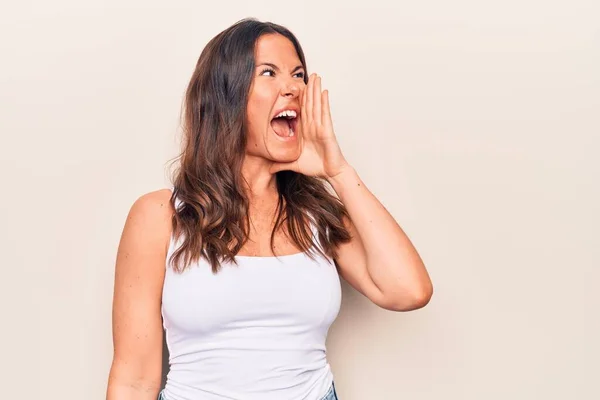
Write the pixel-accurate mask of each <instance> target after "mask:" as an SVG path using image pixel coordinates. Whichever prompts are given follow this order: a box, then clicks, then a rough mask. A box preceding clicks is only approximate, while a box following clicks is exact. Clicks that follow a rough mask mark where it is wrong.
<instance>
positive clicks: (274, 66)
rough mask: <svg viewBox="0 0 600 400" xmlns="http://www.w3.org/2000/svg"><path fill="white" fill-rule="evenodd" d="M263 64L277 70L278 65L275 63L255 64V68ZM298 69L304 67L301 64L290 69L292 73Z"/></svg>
mask: <svg viewBox="0 0 600 400" xmlns="http://www.w3.org/2000/svg"><path fill="white" fill-rule="evenodd" d="M263 65H266V66H269V67H271V68H273V69H274V70H275V71H279V67H277V65H275V64H272V63H260V64H258V65H257V66H256V68H258V67H260V66H263ZM299 69H304V67H303V66H302V65H298V66H297V67H296V68H294V69H293V70H292V73H294V72H296V71H298V70H299Z"/></svg>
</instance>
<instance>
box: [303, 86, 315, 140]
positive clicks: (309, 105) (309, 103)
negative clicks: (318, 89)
mask: <svg viewBox="0 0 600 400" xmlns="http://www.w3.org/2000/svg"><path fill="white" fill-rule="evenodd" d="M314 81H315V74H311V75H310V77H309V78H308V86H307V87H306V92H305V94H306V108H305V110H304V111H305V114H306V127H307V128H308V126H309V125H310V123H311V122H312V111H313V85H314Z"/></svg>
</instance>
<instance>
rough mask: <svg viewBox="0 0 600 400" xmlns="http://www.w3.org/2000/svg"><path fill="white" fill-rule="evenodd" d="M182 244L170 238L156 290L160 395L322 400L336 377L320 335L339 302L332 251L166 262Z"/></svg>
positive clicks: (172, 398)
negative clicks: (162, 339)
mask: <svg viewBox="0 0 600 400" xmlns="http://www.w3.org/2000/svg"><path fill="white" fill-rule="evenodd" d="M311 228H312V232H313V236H314V238H315V242H316V243H319V241H318V236H317V235H316V229H315V227H314V225H311ZM178 245H179V243H175V241H174V239H173V237H171V243H170V245H169V251H168V255H167V270H166V274H165V281H164V286H163V294H162V316H163V324H164V328H165V332H166V342H167V346H168V348H169V364H170V371H169V374H168V376H167V384H166V386H165V389H164V391H163V392H162V395H163V397H164V399H165V400H225V399H227V400H320V399H322V398H323V397H324V396H325V394H326V393H327V390H328V389H329V387H330V386H331V383H332V381H333V374H332V372H331V368H330V365H329V363H328V361H327V358H326V349H325V340H326V338H327V333H328V330H329V327H330V325H331V324H332V323H333V321H334V320H335V318H336V317H337V315H338V313H339V310H340V304H341V287H340V279H339V276H338V273H337V270H336V268H335V264H334V263H333V260H332V259H331V258H324V257H323V256H321V255H320V254H318V253H316V259H315V261H313V260H311V259H310V258H309V257H308V255H307V254H306V253H297V254H292V255H285V256H279V258H276V257H252V256H237V257H236V260H237V261H238V266H236V265H235V264H233V263H227V262H223V263H222V269H221V270H220V271H219V273H217V274H216V275H214V274H213V273H212V270H211V267H210V264H209V263H208V262H207V261H206V259H204V258H201V259H200V262H199V263H196V264H192V265H191V267H190V268H189V269H186V270H185V272H183V273H182V274H178V273H176V272H174V271H173V270H172V269H171V268H170V266H169V263H168V260H169V258H170V256H171V254H172V253H173V252H174V251H175V250H176V249H177V247H178ZM328 260H329V262H330V263H329V262H328Z"/></svg>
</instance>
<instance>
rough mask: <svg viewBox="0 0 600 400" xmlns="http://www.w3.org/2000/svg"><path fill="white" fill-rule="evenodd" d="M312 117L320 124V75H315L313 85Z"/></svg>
mask: <svg viewBox="0 0 600 400" xmlns="http://www.w3.org/2000/svg"><path fill="white" fill-rule="evenodd" d="M313 107H314V108H313V119H314V120H315V123H316V124H317V125H321V122H322V121H321V77H320V76H318V75H317V77H316V79H315V83H314V86H313Z"/></svg>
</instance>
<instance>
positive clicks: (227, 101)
mask: <svg viewBox="0 0 600 400" xmlns="http://www.w3.org/2000/svg"><path fill="white" fill-rule="evenodd" d="M268 33H276V34H280V35H283V36H285V37H286V38H288V39H289V40H290V41H291V42H292V43H293V45H294V47H295V48H296V51H297V53H298V57H299V58H300V61H301V63H302V66H303V67H304V70H305V71H307V69H306V61H305V58H304V52H303V51H302V48H301V47H300V43H299V42H298V40H297V39H296V37H295V36H294V35H293V34H292V33H291V32H290V31H289V30H288V29H286V28H285V27H283V26H280V25H277V24H274V23H270V22H260V21H258V20H256V19H253V18H249V19H243V20H241V21H239V22H237V23H235V24H234V25H232V26H231V27H229V28H227V29H226V30H224V31H223V32H221V33H219V34H218V35H217V36H215V37H214V38H213V39H212V40H211V41H210V42H209V43H208V44H207V45H206V47H205V48H204V50H203V51H202V53H201V54H200V58H199V59H198V62H197V63H196V68H195V71H194V73H193V75H192V78H191V80H190V82H189V85H188V87H187V91H186V94H185V99H184V103H183V107H182V129H183V138H182V139H183V140H182V151H181V153H180V154H179V156H178V157H176V158H175V159H174V160H173V161H174V162H175V163H177V166H176V169H175V170H174V172H173V176H172V180H173V187H174V190H173V195H172V196H171V200H170V201H171V204H172V206H173V208H174V209H175V213H174V214H173V219H172V224H173V238H174V239H175V240H177V241H178V243H180V245H179V247H178V248H177V249H176V250H175V251H174V252H173V254H172V255H171V258H170V260H169V261H170V263H171V265H172V266H173V269H174V270H175V271H177V272H182V271H183V270H185V269H186V268H187V267H189V266H190V265H191V264H192V263H193V262H197V261H198V260H199V259H200V257H204V258H205V259H206V260H208V262H209V263H210V265H211V267H212V271H213V273H217V272H218V271H219V269H220V268H221V262H223V261H229V262H233V263H234V264H236V265H237V262H236V259H235V258H234V257H235V255H236V254H237V252H238V251H239V250H240V249H241V248H242V247H243V245H244V244H245V243H246V241H247V240H248V233H249V227H250V220H249V215H248V209H249V198H248V197H247V195H246V194H245V191H244V190H243V188H244V178H243V176H242V173H241V168H242V162H243V160H244V156H245V151H246V142H247V136H246V132H247V119H246V118H247V117H246V115H247V114H246V107H247V104H248V94H249V90H250V86H251V83H252V79H253V76H254V70H255V60H254V50H255V44H256V42H257V40H258V38H259V37H260V36H261V35H264V34H268ZM307 76H308V73H305V76H304V81H305V83H307V80H308V78H307ZM276 182H277V190H278V193H279V200H278V205H277V211H276V212H277V217H276V220H275V226H274V228H273V230H272V232H271V249H273V245H274V235H275V232H276V231H277V229H278V228H280V227H281V225H282V224H283V223H284V222H285V221H286V220H287V222H288V225H287V226H288V235H289V237H290V238H291V239H292V240H293V242H294V243H295V244H296V246H297V247H299V248H300V249H301V250H302V251H303V252H306V253H308V255H309V256H310V257H311V258H312V259H314V254H313V253H312V252H313V249H314V248H316V249H317V251H318V252H319V253H320V254H321V255H323V256H327V257H332V258H334V257H336V255H337V252H336V250H335V248H336V247H337V246H338V245H339V244H340V243H344V242H348V241H349V240H350V239H351V236H350V233H349V232H348V231H347V229H346V228H345V226H344V224H343V217H346V218H349V215H348V212H347V210H346V208H345V207H344V205H343V204H342V202H341V201H340V200H339V199H338V198H337V197H335V196H334V195H333V194H332V192H331V191H330V190H328V186H327V185H329V184H328V182H327V181H326V180H324V179H322V178H318V177H310V176H306V175H303V174H299V173H296V172H293V171H280V172H277V173H276ZM310 216H312V217H313V219H312V223H314V225H315V227H316V229H317V231H318V239H319V242H320V245H321V246H320V247H321V248H319V246H316V243H315V242H314V240H313V235H312V231H311V230H310V227H309V225H308V224H309V223H310V221H309V218H310ZM273 253H274V254H275V252H274V251H273Z"/></svg>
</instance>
